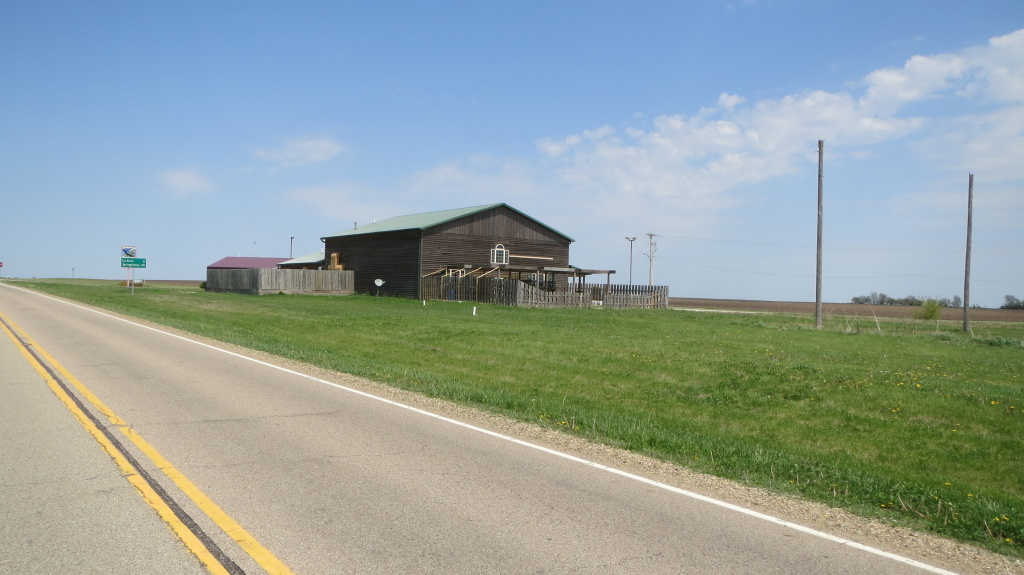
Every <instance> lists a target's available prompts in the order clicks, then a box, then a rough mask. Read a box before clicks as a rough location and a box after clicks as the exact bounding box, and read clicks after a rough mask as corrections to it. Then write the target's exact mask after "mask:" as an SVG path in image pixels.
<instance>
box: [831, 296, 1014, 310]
mask: <svg viewBox="0 0 1024 575" xmlns="http://www.w3.org/2000/svg"><path fill="white" fill-rule="evenodd" d="M930 301H934V302H935V303H936V304H938V306H939V307H963V300H962V299H960V296H958V295H955V296H953V297H951V298H923V297H918V296H913V295H908V296H907V297H903V298H899V297H889V296H887V295H885V294H884V293H878V292H871V295H859V296H855V297H853V298H852V299H851V300H850V303H860V304H871V305H924V304H925V303H927V302H930ZM1004 301H1005V303H1003V305H1001V306H999V309H1024V300H1020V299H1018V298H1017V297H1015V296H1012V295H1008V296H1006V298H1005V300H1004Z"/></svg>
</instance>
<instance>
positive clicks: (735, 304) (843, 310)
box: [668, 297, 1024, 322]
mask: <svg viewBox="0 0 1024 575" xmlns="http://www.w3.org/2000/svg"><path fill="white" fill-rule="evenodd" d="M668 304H669V306H671V307H674V308H691V309H718V310H730V311H755V312H756V311H763V312H782V313H807V314H813V313H814V302H791V301H752V300H733V299H692V298H677V297H673V298H669V300H668ZM918 309H919V308H917V307H915V306H902V305H866V304H865V305H862V304H854V303H822V304H821V314H822V316H825V317H827V316H830V315H833V316H834V315H844V316H858V317H867V318H871V317H885V318H895V319H913V317H914V312H915V311H917V310H918ZM939 311H940V313H941V318H942V319H944V320H950V321H963V319H964V310H963V308H958V307H947V308H942V309H940V310H939ZM970 320H971V321H972V322H974V321H1021V322H1024V310H1021V309H987V308H971V310H970Z"/></svg>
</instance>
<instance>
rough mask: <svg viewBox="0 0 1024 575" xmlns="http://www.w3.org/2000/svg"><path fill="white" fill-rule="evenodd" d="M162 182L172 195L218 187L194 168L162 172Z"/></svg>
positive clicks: (208, 190) (197, 192) (193, 192)
mask: <svg viewBox="0 0 1024 575" xmlns="http://www.w3.org/2000/svg"><path fill="white" fill-rule="evenodd" d="M160 183H161V184H163V186H164V188H165V189H166V190H167V191H168V192H170V193H171V194H172V195H175V196H179V197H185V196H191V195H194V194H200V193H206V192H212V191H214V190H216V189H217V187H216V186H214V185H213V184H212V183H211V182H210V181H209V180H208V179H206V177H205V176H203V175H202V174H200V173H199V171H198V170H196V169H194V168H187V169H184V170H167V171H165V172H161V173H160Z"/></svg>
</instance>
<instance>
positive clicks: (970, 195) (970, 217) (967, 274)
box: [964, 174, 974, 331]
mask: <svg viewBox="0 0 1024 575" xmlns="http://www.w3.org/2000/svg"><path fill="white" fill-rule="evenodd" d="M973 221H974V174H968V175H967V262H966V263H965V264H964V331H971V227H972V222H973Z"/></svg>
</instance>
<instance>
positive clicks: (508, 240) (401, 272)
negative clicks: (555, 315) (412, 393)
mask: <svg viewBox="0 0 1024 575" xmlns="http://www.w3.org/2000/svg"><path fill="white" fill-rule="evenodd" d="M321 240H322V241H323V242H324V253H325V254H326V256H325V264H326V267H327V268H328V269H345V270H352V271H354V272H355V278H356V279H355V290H356V292H359V293H379V294H381V295H389V296H402V297H409V298H419V297H421V295H422V292H421V282H422V279H423V278H424V277H429V276H431V275H432V274H436V273H439V272H444V271H446V270H448V271H450V270H460V269H464V270H473V269H482V268H489V269H497V268H496V266H495V265H494V263H495V262H496V261H497V263H499V264H500V266H499V267H500V269H501V270H502V271H504V272H505V273H506V274H511V273H518V274H520V276H522V274H526V277H527V281H531V282H534V283H548V282H550V285H551V286H552V287H554V284H555V282H556V281H561V282H562V283H564V282H565V275H564V274H565V273H568V272H570V271H571V269H572V268H570V266H569V244H570V243H571V242H572V241H573V239H572V238H570V237H569V236H567V235H565V234H563V233H561V232H559V231H558V230H556V229H554V228H551V227H549V226H547V225H545V224H543V223H541V222H539V221H537V220H536V219H534V218H532V217H530V216H528V215H526V214H524V213H523V212H520V211H519V210H517V209H515V208H513V207H511V206H509V205H507V204H490V205H486V206H476V207H470V208H461V209H455V210H443V211H439V212H429V213H425V214H413V215H408V216H398V217H394V218H389V219H386V220H380V221H378V222H374V223H372V224H366V225H362V226H358V227H356V228H353V229H350V230H346V231H344V232H340V233H337V234H334V235H330V236H326V237H323V238H321ZM495 257H497V258H498V260H495V259H494V258H495ZM502 258H504V259H502ZM546 270H561V271H562V273H563V275H562V276H561V279H560V280H556V277H558V276H557V274H556V273H555V272H554V271H546ZM376 280H382V281H383V284H382V285H380V286H378V285H376Z"/></svg>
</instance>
